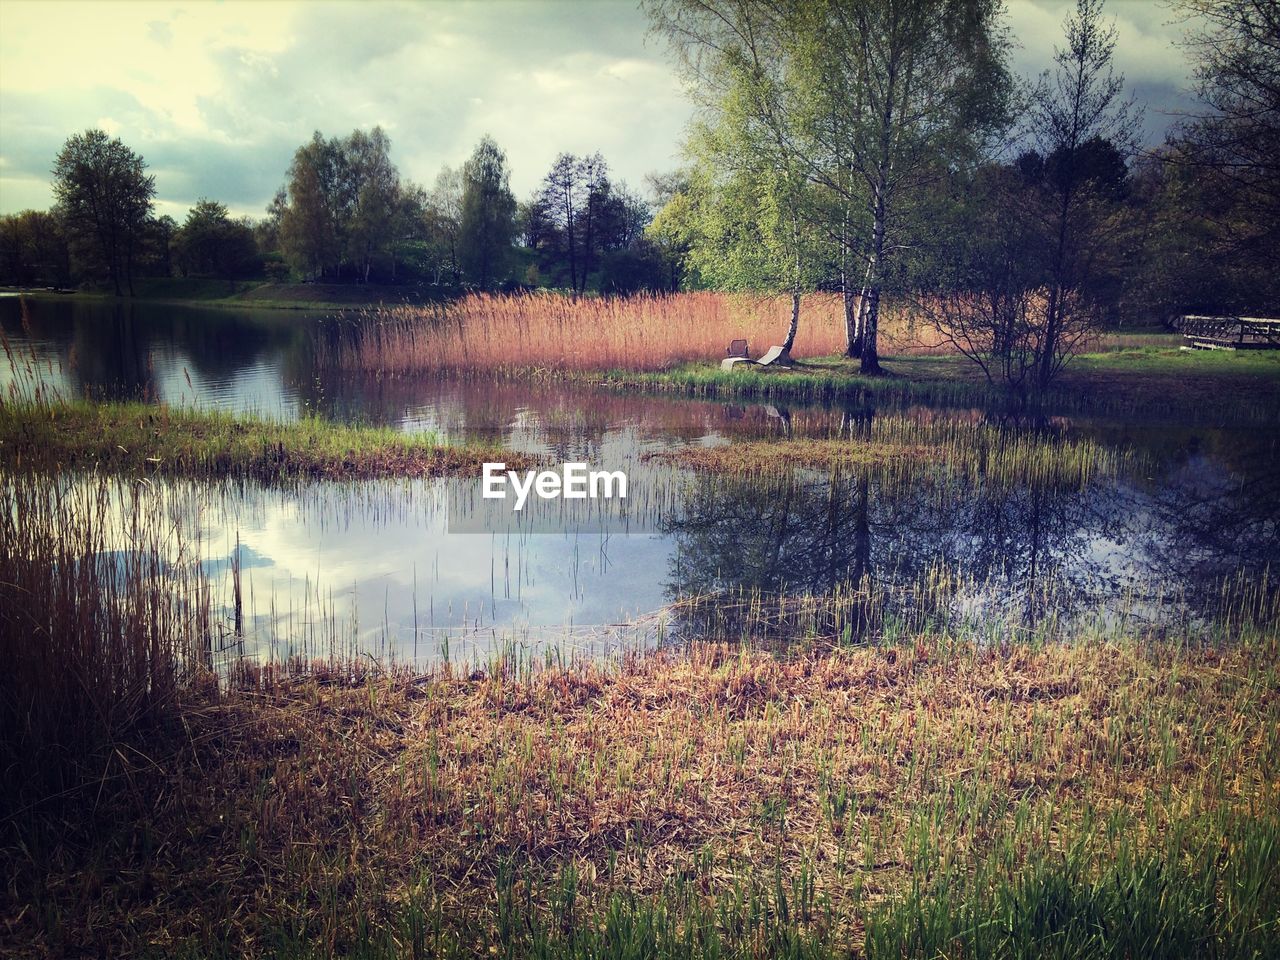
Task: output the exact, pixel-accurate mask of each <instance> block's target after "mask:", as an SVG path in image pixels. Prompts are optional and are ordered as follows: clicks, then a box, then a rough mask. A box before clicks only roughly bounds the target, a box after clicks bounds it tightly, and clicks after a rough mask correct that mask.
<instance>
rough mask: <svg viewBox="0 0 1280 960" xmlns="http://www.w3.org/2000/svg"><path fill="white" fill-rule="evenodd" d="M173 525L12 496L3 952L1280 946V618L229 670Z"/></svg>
mask: <svg viewBox="0 0 1280 960" xmlns="http://www.w3.org/2000/svg"><path fill="white" fill-rule="evenodd" d="M175 526H176V518H175V516H174V515H173V514H172V513H171V512H170V511H169V510H168V509H167V505H166V501H165V500H164V498H163V497H162V496H161V495H160V494H159V493H158V492H157V491H154V490H152V489H151V488H150V487H148V486H147V485H145V484H127V483H111V482H109V481H106V480H101V481H98V482H96V483H89V484H87V485H85V484H81V485H75V484H73V485H69V486H62V485H58V484H52V485H51V484H49V483H48V482H47V481H45V480H43V478H34V479H27V478H24V477H22V476H20V475H17V476H12V477H10V478H9V481H8V482H7V483H6V484H4V485H3V486H2V487H0V656H3V658H4V662H5V664H6V669H5V670H4V671H3V672H0V724H2V725H3V731H2V732H3V736H2V737H0V751H3V757H2V760H3V766H4V769H5V773H6V776H5V777H4V779H3V782H2V784H0V873H2V875H3V876H5V877H6V885H5V887H4V893H3V895H0V896H2V897H3V900H2V901H0V907H2V908H3V909H2V911H0V915H2V916H3V918H4V923H3V925H0V952H3V953H5V954H6V955H13V956H41V957H43V956H62V955H67V954H69V953H90V954H99V955H108V956H122V957H127V956H151V957H182V956H187V957H211V956H212V957H217V956H226V957H233V956H234V957H258V956H262V957H266V956H272V957H329V956H351V957H393V956H395V957H399V956H411V957H413V956H417V957H425V956H456V957H465V956H475V955H488V956H503V957H510V958H516V957H525V956H541V957H547V958H552V957H573V958H577V957H581V958H586V957H601V956H606V957H608V956H622V957H680V956H686V957H695V956H698V957H701V956H725V957H753V958H755V957H758V958H765V957H776V956H782V957H787V956H790V957H835V956H848V955H849V953H850V952H853V953H854V954H855V955H866V956H868V957H896V958H901V957H930V958H932V957H936V956H944V955H945V956H1009V957H1014V956H1028V957H1029V956H1058V957H1084V956H1097V955H1111V956H1127V957H1129V956H1144V957H1145V956H1168V957H1174V956H1178V957H1183V956H1191V957H1194V956H1204V957H1218V956H1236V955H1239V956H1263V955H1267V954H1268V953H1270V952H1274V949H1275V946H1276V944H1277V943H1278V942H1280V940H1278V937H1280V930H1278V929H1277V927H1276V918H1277V916H1280V876H1278V875H1277V874H1276V872H1275V870H1274V866H1273V865H1274V860H1275V855H1276V851H1277V842H1280V796H1278V795H1277V790H1278V788H1280V779H1278V778H1277V776H1276V772H1277V770H1280V741H1277V740H1276V738H1275V735H1274V734H1275V730H1276V725H1277V722H1280V698H1277V697H1276V695H1275V691H1276V690H1277V689H1280V636H1278V635H1277V632H1276V630H1275V619H1274V616H1269V617H1267V618H1265V619H1262V620H1254V619H1249V620H1247V622H1246V621H1244V620H1241V621H1238V622H1237V624H1236V627H1235V628H1234V629H1233V630H1232V631H1231V632H1229V633H1225V634H1221V635H1218V636H1217V637H1216V638H1215V640H1214V641H1210V640H1209V637H1208V636H1207V635H1206V636H1205V637H1203V638H1200V639H1196V638H1195V637H1194V636H1192V637H1191V638H1187V639H1183V640H1181V641H1172V640H1169V639H1163V638H1161V637H1159V636H1153V637H1144V636H1141V635H1139V636H1136V637H1129V638H1127V639H1125V640H1122V641H1109V640H1105V639H1103V638H1102V635H1092V634H1089V633H1087V632H1086V633H1081V634H1080V635H1078V636H1076V637H1075V638H1074V642H1073V643H1070V644H1062V645H1057V644H1028V643H1019V642H1014V641H1011V640H1009V639H1008V638H1002V637H999V636H994V637H992V636H984V637H981V638H977V637H974V638H970V637H966V636H963V635H957V634H954V633H948V632H944V631H932V632H915V633H911V634H906V635H903V636H901V637H900V638H899V640H898V641H897V642H893V643H873V644H870V645H861V646H849V647H841V646H836V647H834V648H832V647H831V646H829V645H824V646H822V647H818V646H814V645H800V646H794V647H792V648H790V650H788V651H787V652H785V653H783V654H780V655H774V654H771V653H768V652H765V651H763V650H761V649H758V648H756V647H754V646H753V645H752V644H751V643H750V642H746V643H743V644H739V645H722V644H713V643H695V644H692V645H690V646H689V647H688V648H687V649H684V650H676V649H672V650H665V651H660V652H652V653H648V654H628V655H623V656H620V657H618V658H615V659H613V660H608V661H585V660H580V661H564V660H561V659H558V658H556V657H554V656H548V658H546V659H540V660H537V661H531V660H530V659H529V658H527V657H526V656H524V655H522V654H521V653H520V651H519V650H518V649H516V648H507V649H502V650H499V651H497V652H496V653H495V654H494V655H493V656H492V657H491V658H490V659H488V660H487V661H484V662H480V663H472V664H468V665H466V666H465V667H463V666H461V665H458V664H450V663H448V662H447V661H446V662H444V663H442V664H441V665H440V666H439V667H437V668H436V669H434V670H433V671H431V672H427V673H419V674H410V673H407V672H402V671H399V670H396V669H394V668H391V667H389V666H388V665H386V664H379V663H377V662H374V661H371V660H369V659H368V658H360V659H358V660H354V661H318V662H311V663H296V662H295V663H289V664H283V665H282V664H257V663H253V662H238V663H237V664H235V665H234V667H233V668H232V669H230V670H229V671H226V672H224V673H223V674H222V675H221V676H220V677H219V676H216V675H214V674H213V673H211V672H210V670H209V663H210V659H209V654H210V651H211V649H212V641H213V639H214V638H213V637H212V630H213V624H212V622H211V620H210V617H209V605H208V595H209V593H208V589H207V584H205V581H204V580H203V578H204V576H205V575H204V574H203V573H201V568H200V567H199V566H198V564H195V563H192V562H189V560H188V559H187V558H186V557H185V556H184V552H183V545H182V542H181V540H180V539H175V537H174V532H175ZM122 542H123V543H127V544H128V545H129V549H128V550H126V551H123V552H122V551H121V550H120V549H119V547H118V544H119V543H122ZM1268 609H1271V610H1272V611H1273V612H1274V608H1268ZM748 641H749V638H748Z"/></svg>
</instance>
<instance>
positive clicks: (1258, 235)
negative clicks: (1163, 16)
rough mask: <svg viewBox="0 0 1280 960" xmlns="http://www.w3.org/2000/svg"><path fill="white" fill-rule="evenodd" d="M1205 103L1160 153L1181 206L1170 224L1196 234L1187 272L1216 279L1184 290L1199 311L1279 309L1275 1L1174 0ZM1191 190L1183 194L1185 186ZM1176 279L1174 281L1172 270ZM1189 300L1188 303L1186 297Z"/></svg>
mask: <svg viewBox="0 0 1280 960" xmlns="http://www.w3.org/2000/svg"><path fill="white" fill-rule="evenodd" d="M1178 7H1179V8H1180V9H1181V11H1182V12H1183V13H1184V14H1185V15H1186V22H1187V24H1188V27H1189V28H1190V30H1189V36H1188V41H1187V51H1188V53H1189V54H1190V56H1191V59H1192V62H1193V63H1194V65H1195V79H1196V86H1195V90H1196V93H1197V94H1198V96H1199V98H1200V100H1201V102H1202V104H1203V109H1202V110H1201V111H1200V112H1199V114H1198V115H1195V116H1192V117H1190V118H1188V119H1187V120H1186V121H1184V122H1183V123H1182V124H1180V125H1179V127H1178V128H1177V130H1176V131H1175V133H1174V135H1173V137H1172V138H1171V142H1170V144H1169V149H1168V150H1166V151H1165V152H1164V153H1162V155H1161V159H1162V160H1164V161H1165V162H1166V164H1169V165H1171V166H1174V167H1178V168H1183V169H1181V170H1180V171H1179V172H1169V173H1167V174H1165V175H1164V178H1163V182H1164V184H1165V185H1167V186H1169V187H1171V188H1172V189H1174V190H1175V191H1177V192H1178V193H1179V194H1182V198H1181V205H1180V206H1178V205H1176V204H1175V203H1174V202H1170V203H1168V204H1166V205H1165V206H1166V210H1167V211H1168V212H1169V213H1172V214H1179V213H1180V214H1181V221H1180V222H1178V223H1174V224H1171V226H1172V227H1173V228H1174V229H1176V230H1180V231H1182V232H1185V233H1188V234H1192V235H1195V236H1197V237H1198V238H1199V240H1200V242H1199V244H1198V260H1199V262H1198V263H1195V264H1189V265H1188V266H1189V268H1190V269H1192V270H1193V271H1195V272H1201V271H1203V272H1205V273H1207V274H1208V275H1210V276H1211V277H1213V278H1215V281H1216V282H1213V283H1211V284H1210V285H1209V286H1207V287H1201V288H1199V289H1196V290H1192V291H1187V292H1188V293H1189V294H1190V296H1191V299H1192V300H1193V301H1196V302H1198V309H1209V310H1215V311H1217V310H1222V311H1227V310H1234V311H1244V310H1251V311H1259V312H1263V311H1268V312H1269V311H1273V310H1276V309H1280V271H1277V270H1276V263H1277V262H1280V5H1277V3H1276V2H1275V0H1180V2H1179V3H1178ZM1187 183H1193V184H1194V186H1195V190H1194V192H1193V193H1192V194H1191V195H1186V191H1185V190H1184V188H1183V186H1182V185H1183V184H1187ZM1169 279H1170V280H1172V281H1174V283H1175V284H1176V285H1177V286H1179V287H1180V286H1182V284H1181V283H1180V280H1181V278H1180V277H1178V276H1176V275H1175V276H1171V277H1170V278H1169ZM1188 305H1191V304H1188Z"/></svg>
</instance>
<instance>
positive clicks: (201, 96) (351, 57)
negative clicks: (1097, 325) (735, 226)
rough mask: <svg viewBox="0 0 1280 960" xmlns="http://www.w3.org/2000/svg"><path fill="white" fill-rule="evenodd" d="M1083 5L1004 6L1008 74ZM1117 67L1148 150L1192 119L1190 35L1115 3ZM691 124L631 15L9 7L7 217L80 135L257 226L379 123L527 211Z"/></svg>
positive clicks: (4, 76) (3, 173) (428, 175)
mask: <svg viewBox="0 0 1280 960" xmlns="http://www.w3.org/2000/svg"><path fill="white" fill-rule="evenodd" d="M1073 2H1074V0H1011V2H1010V3H1009V4H1008V5H1009V22H1010V26H1011V29H1012V31H1013V34H1014V37H1015V39H1016V41H1017V43H1018V49H1017V50H1016V52H1015V56H1014V65H1015V67H1016V68H1017V69H1018V70H1019V71H1020V72H1021V73H1023V74H1025V75H1032V74H1035V73H1038V72H1039V71H1040V70H1041V69H1043V68H1044V66H1045V65H1046V63H1047V61H1048V59H1049V57H1050V56H1051V55H1052V50H1053V45H1054V43H1055V42H1060V37H1061V25H1062V20H1063V17H1064V16H1065V14H1066V12H1067V10H1068V8H1069V7H1070V6H1072V5H1073ZM1108 12H1109V14H1110V15H1111V16H1113V17H1115V19H1116V21H1117V26H1118V28H1119V31H1120V36H1119V42H1118V45H1117V50H1116V60H1117V65H1118V67H1119V69H1120V70H1121V71H1122V72H1124V73H1125V74H1126V77H1127V80H1128V82H1129V86H1130V89H1131V90H1132V91H1133V92H1134V93H1135V94H1136V95H1137V97H1138V98H1139V100H1140V101H1143V102H1145V103H1146V104H1147V105H1148V115H1147V134H1148V138H1149V139H1151V140H1153V141H1158V140H1159V139H1160V138H1161V137H1162V135H1163V130H1164V128H1165V126H1166V125H1167V123H1168V118H1167V115H1166V114H1165V113H1162V111H1164V112H1168V111H1176V110H1178V109H1186V107H1187V105H1188V101H1187V100H1186V99H1185V98H1184V97H1183V96H1182V94H1181V92H1180V91H1182V90H1183V89H1185V87H1186V86H1187V84H1188V79H1187V74H1188V68H1187V64H1186V61H1185V59H1184V58H1183V55H1182V53H1181V51H1180V50H1179V49H1178V48H1176V47H1175V46H1174V42H1175V41H1176V40H1177V39H1178V38H1179V37H1180V36H1181V34H1182V29H1183V28H1182V26H1181V25H1179V24H1175V23H1171V22H1170V21H1171V20H1172V16H1171V14H1170V12H1169V11H1168V10H1167V9H1166V8H1165V7H1164V6H1163V5H1162V4H1159V3H1157V2H1154V0H1111V2H1110V3H1109V6H1108ZM689 113H690V109H689V106H688V103H687V101H686V99H685V98H684V96H683V93H682V89H681V86H680V82H679V79H678V78H677V76H676V75H675V71H674V70H673V69H672V67H671V63H670V60H669V58H668V56H667V51H666V48H665V46H664V45H663V43H662V42H661V41H660V40H659V39H657V38H654V37H650V36H648V33H647V23H646V20H645V17H644V15H643V14H642V13H641V12H640V10H639V9H638V8H637V6H636V4H635V3H633V2H631V0H580V2H574V0H467V2H446V0H436V2H403V3H356V2H339V0H328V2H311V3H287V2H254V3H250V2H244V0H222V2H214V0H196V2H185V3H168V2H160V0H149V2H139V3H116V2H108V0H94V2H87V3H81V2H56V0H55V2H50V0H44V2H30V0H0V212H5V213H8V212H12V211H15V210H21V209H25V208H28V207H34V208H38V209H42V208H46V207H48V206H49V204H50V202H51V192H50V188H49V168H50V167H51V166H52V163H53V158H54V156H55V155H56V154H57V152H58V149H59V147H60V146H61V144H62V142H63V141H64V140H65V139H66V138H67V137H68V136H69V135H70V134H72V133H74V132H78V131H83V130H85V129H87V128H89V127H101V128H103V129H105V130H107V131H109V132H110V133H112V134H114V135H116V136H119V137H120V138H121V139H123V140H124V142H125V143H126V144H128V145H129V146H130V147H132V148H133V149H134V150H136V151H138V152H139V153H141V154H142V155H143V157H145V158H146V160H147V163H148V164H149V166H150V169H151V172H152V173H154V174H155V176H156V193H157V208H158V211H159V212H160V213H168V214H170V215H172V216H174V217H175V218H177V219H179V220H181V219H182V217H183V216H184V215H185V213H186V210H187V208H188V207H190V206H191V204H192V203H194V201H195V200H196V199H198V198H199V197H202V196H207V197H209V198H211V199H215V200H221V201H222V202H224V203H226V204H227V205H228V206H229V207H230V208H231V209H232V211H233V212H234V213H237V214H248V215H250V216H260V215H261V214H262V211H263V208H264V207H265V205H266V204H267V202H268V201H269V200H270V198H271V195H272V194H273V193H274V191H275V190H276V188H277V187H278V186H279V185H280V184H281V183H282V182H283V179H284V174H285V170H286V168H287V167H288V165H289V160H290V157H291V156H292V154H293V151H294V149H295V148H296V147H297V146H298V145H299V144H300V143H302V142H303V141H304V140H306V139H307V138H308V137H309V136H310V135H311V132H312V131H313V130H316V129H319V130H322V131H323V132H324V133H325V134H326V135H327V136H331V135H335V134H346V133H349V132H350V131H351V130H352V129H353V128H355V127H365V128H369V127H372V126H374V125H375V124H381V125H382V127H383V128H384V129H385V130H386V131H387V133H388V134H389V135H390V137H391V142H392V155H393V158H394V159H395V161H396V163H397V165H398V166H399V168H400V171H401V173H402V174H403V175H405V176H408V177H411V178H413V179H414V180H418V181H421V182H423V183H426V184H427V185H430V183H431V181H432V180H434V178H435V175H436V173H437V171H438V170H439V168H440V166H441V165H442V164H446V163H447V164H450V165H457V164H459V163H461V162H462V161H463V160H464V159H466V156H467V154H468V153H469V152H470V151H471V148H472V147H473V146H474V145H475V143H476V141H477V140H478V139H479V138H480V136H481V135H482V134H484V133H490V134H492V135H493V136H494V137H495V138H496V139H497V141H498V143H499V144H500V145H501V146H502V147H503V148H504V149H505V150H506V151H507V156H508V159H509V161H510V165H511V183H512V187H513V189H514V190H515V193H516V195H517V196H518V197H520V198H522V199H523V198H524V197H526V196H527V195H528V194H529V193H530V192H531V191H532V190H533V188H534V186H535V185H536V184H537V182H538V181H539V180H540V179H541V177H542V176H543V174H544V173H545V172H546V170H547V168H548V167H549V166H550V164H551V161H552V159H553V158H554V157H555V155H556V154H557V153H559V152H560V151H564V150H567V151H570V152H573V153H584V152H592V151H595V150H600V151H601V152H602V153H603V154H604V155H605V158H606V159H607V160H608V161H609V164H610V166H611V168H612V170H613V171H614V174H615V176H616V177H617V178H619V179H624V180H627V181H628V182H630V183H631V184H632V185H633V186H637V187H638V186H640V185H641V183H642V180H643V177H644V175H645V174H646V173H648V172H651V171H660V170H667V169H670V168H672V167H673V166H675V165H676V164H677V163H678V161H679V144H680V138H681V135H682V132H683V129H684V127H685V124H686V122H687V120H688V118H689Z"/></svg>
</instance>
